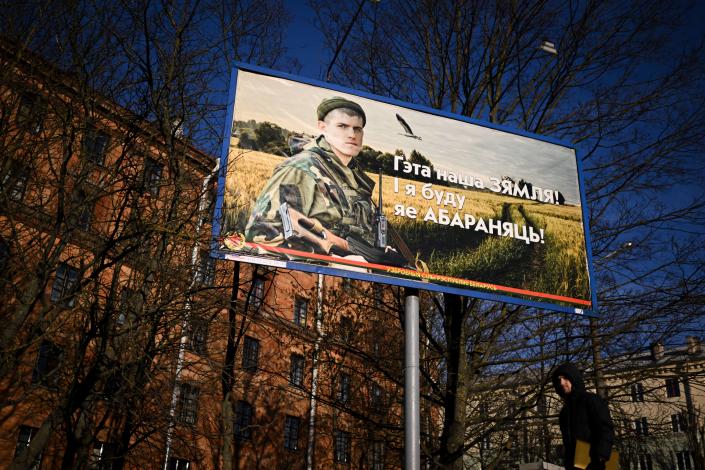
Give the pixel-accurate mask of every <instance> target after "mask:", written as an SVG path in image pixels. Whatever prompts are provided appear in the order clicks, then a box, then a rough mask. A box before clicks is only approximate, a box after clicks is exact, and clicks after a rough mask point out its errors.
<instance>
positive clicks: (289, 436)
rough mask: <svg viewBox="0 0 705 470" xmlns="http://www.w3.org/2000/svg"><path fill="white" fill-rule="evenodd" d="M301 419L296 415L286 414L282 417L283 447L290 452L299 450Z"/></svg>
mask: <svg viewBox="0 0 705 470" xmlns="http://www.w3.org/2000/svg"><path fill="white" fill-rule="evenodd" d="M301 421H302V420H301V418H300V417H298V416H292V415H286V417H285V418H284V448H285V449H286V450H288V451H290V452H297V451H298V450H300V446H299V438H300V431H301Z"/></svg>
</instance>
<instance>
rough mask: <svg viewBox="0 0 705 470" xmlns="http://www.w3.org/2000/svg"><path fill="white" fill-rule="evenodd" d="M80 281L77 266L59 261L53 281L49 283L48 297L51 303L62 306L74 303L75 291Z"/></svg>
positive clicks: (70, 305)
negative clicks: (49, 291)
mask: <svg viewBox="0 0 705 470" xmlns="http://www.w3.org/2000/svg"><path fill="white" fill-rule="evenodd" d="M79 282H80V273H79V271H78V269H77V268H75V267H73V266H71V265H70V264H68V263H61V264H59V266H57V268H56V273H55V275H54V282H53V283H52V285H51V293H50V295H49V299H50V300H51V302H52V303H54V304H57V305H61V306H63V307H69V308H71V307H74V306H75V305H76V296H75V291H76V290H77V289H76V288H77V287H78V284H79Z"/></svg>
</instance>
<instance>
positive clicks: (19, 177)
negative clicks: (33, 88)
mask: <svg viewBox="0 0 705 470" xmlns="http://www.w3.org/2000/svg"><path fill="white" fill-rule="evenodd" d="M7 165H8V166H7V171H6V173H5V175H4V176H3V178H2V189H3V192H6V194H7V198H8V199H9V200H11V201H14V202H21V201H23V200H24V199H25V196H26V195H27V187H28V186H29V179H30V175H31V171H30V169H29V167H28V166H27V165H25V164H23V163H22V162H20V161H18V160H16V159H9V161H8V163H7Z"/></svg>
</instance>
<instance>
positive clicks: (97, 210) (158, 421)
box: [0, 41, 403, 469]
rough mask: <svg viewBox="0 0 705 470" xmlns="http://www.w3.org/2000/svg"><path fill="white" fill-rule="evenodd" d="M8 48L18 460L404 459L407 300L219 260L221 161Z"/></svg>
mask: <svg viewBox="0 0 705 470" xmlns="http://www.w3.org/2000/svg"><path fill="white" fill-rule="evenodd" d="M1 46H2V47H0V53H1V57H0V62H1V63H2V67H0V69H1V70H2V72H0V100H1V103H0V104H1V106H2V109H1V112H2V115H1V116H0V159H1V164H2V167H1V168H2V173H1V174H0V176H1V178H0V181H1V182H2V187H1V188H0V189H1V193H0V267H1V268H2V269H1V271H2V285H1V286H0V295H1V296H2V298H1V300H0V302H1V306H0V319H2V323H3V325H4V328H3V331H2V333H1V334H0V336H1V338H0V341H1V342H0V354H2V361H0V370H1V372H2V373H1V374H0V465H1V466H3V467H8V468H62V467H63V468H169V469H186V468H189V469H193V468H196V469H198V468H248V469H249V468H264V467H266V468H337V467H339V468H349V467H352V468H372V469H380V468H398V467H399V466H400V459H401V452H402V450H401V446H402V443H403V431H402V429H401V418H400V414H401V411H400V410H401V406H400V403H401V400H402V392H401V384H400V377H401V371H402V369H401V359H402V357H401V345H400V342H401V332H400V331H401V330H400V329H399V328H398V317H397V315H396V310H395V309H396V308H398V305H396V304H395V302H394V300H395V298H394V295H393V290H392V289H388V288H384V289H383V288H381V287H379V286H372V285H368V284H364V283H358V282H350V281H342V280H340V279H336V278H324V277H320V278H319V277H317V276H315V275H308V274H302V273H294V272H288V271H282V270H278V271H274V270H270V269H265V268H262V267H259V268H255V267H253V266H247V265H234V264H231V263H225V262H222V263H221V262H219V263H217V265H216V264H215V263H214V262H213V261H212V260H211V259H210V258H209V257H208V253H207V248H208V246H209V239H210V226H209V217H210V213H211V211H212V202H213V193H214V192H213V190H214V182H215V178H214V176H215V173H214V166H215V159H214V158H212V157H211V156H209V155H207V154H205V153H203V152H201V151H200V150H198V149H197V148H196V147H194V146H193V145H191V144H190V143H189V142H188V141H187V140H186V139H184V138H183V137H182V136H181V132H180V129H179V126H178V125H174V124H173V122H174V121H172V120H169V119H166V118H164V116H161V115H159V113H156V114H157V116H156V118H154V119H150V120H145V118H144V116H138V115H136V114H134V112H131V111H129V110H128V109H127V106H125V107H123V106H119V105H117V104H116V101H114V100H111V99H108V98H106V97H105V96H104V95H101V94H98V93H97V92H94V91H93V90H92V89H91V88H90V86H88V84H87V83H86V82H85V81H82V80H81V78H80V77H78V76H75V75H70V74H66V73H63V72H61V71H60V70H57V68H56V67H54V66H53V64H51V63H48V62H46V61H45V60H44V59H42V58H41V57H39V56H36V55H34V54H32V53H30V52H29V51H27V50H25V49H22V48H21V47H20V46H18V45H16V44H12V43H9V42H6V41H4V42H2V43H1Z"/></svg>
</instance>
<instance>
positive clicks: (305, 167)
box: [245, 136, 375, 248]
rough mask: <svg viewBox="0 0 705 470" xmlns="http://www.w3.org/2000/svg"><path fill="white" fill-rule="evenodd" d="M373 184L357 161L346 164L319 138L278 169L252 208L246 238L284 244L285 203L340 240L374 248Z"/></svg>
mask: <svg viewBox="0 0 705 470" xmlns="http://www.w3.org/2000/svg"><path fill="white" fill-rule="evenodd" d="M374 185H375V183H374V181H373V180H372V179H370V178H369V177H368V176H367V175H366V174H365V173H364V172H363V171H362V170H361V169H359V168H357V166H356V165H355V160H354V159H353V160H352V161H351V162H350V166H347V167H346V166H345V165H343V164H342V163H341V162H340V160H339V159H338V157H337V156H336V155H335V154H334V153H333V151H332V150H331V148H330V145H329V144H328V142H326V140H325V139H324V138H323V136H320V137H318V138H317V139H316V141H315V142H311V143H310V144H309V145H307V146H306V147H305V149H304V151H302V152H301V153H299V154H297V155H295V156H293V157H291V158H289V159H287V160H286V161H284V162H283V163H281V164H280V165H278V166H277V167H276V168H275V169H274V172H273V173H272V177H271V178H270V179H269V181H268V182H267V184H266V185H265V186H264V188H263V189H262V192H261V193H260V195H259V197H258V198H257V201H256V202H255V204H254V206H253V209H252V213H251V214H250V218H249V220H248V222H247V227H246V228H245V237H246V239H247V240H248V241H254V242H257V243H264V244H270V245H280V244H282V243H283V242H284V235H283V233H282V222H281V216H280V215H279V207H280V206H281V204H282V203H284V202H286V203H288V204H289V206H290V207H292V208H294V209H296V210H298V211H299V212H301V213H302V214H303V215H305V216H307V217H310V218H314V219H317V220H318V221H319V222H321V224H322V225H323V227H324V228H326V229H328V230H331V231H332V232H333V233H335V234H336V235H338V236H340V237H343V238H345V237H346V236H348V235H354V236H356V237H357V238H360V239H362V240H364V241H365V242H367V243H369V244H370V245H374V207H373V205H372V199H371V196H372V190H373V188H374ZM300 242H301V243H303V242H302V241H300ZM304 245H305V243H304ZM309 248H310V247H309Z"/></svg>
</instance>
